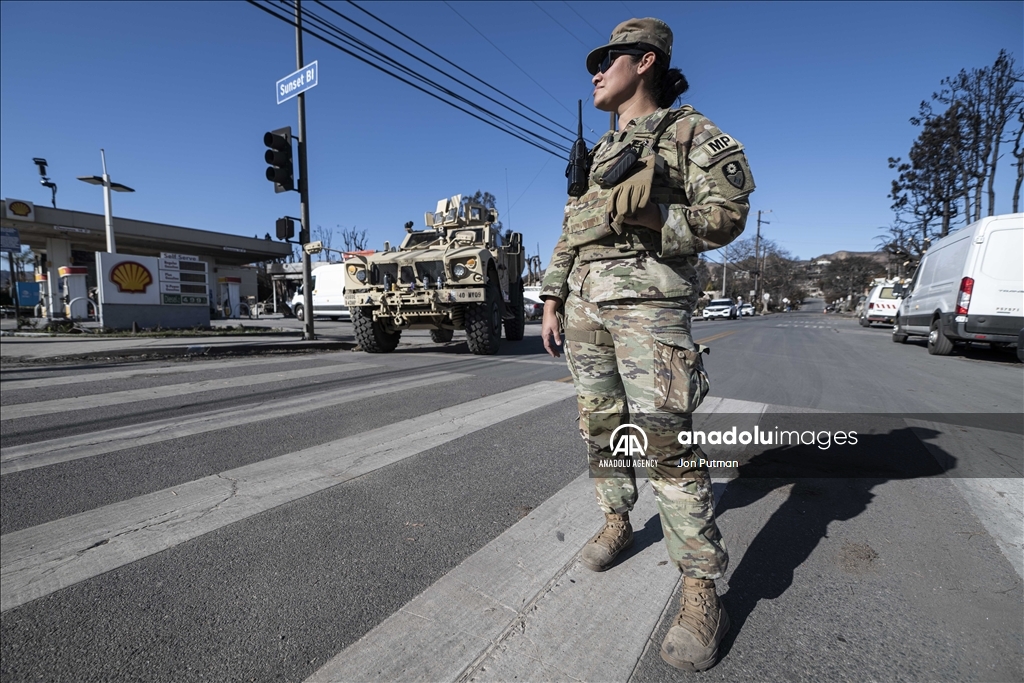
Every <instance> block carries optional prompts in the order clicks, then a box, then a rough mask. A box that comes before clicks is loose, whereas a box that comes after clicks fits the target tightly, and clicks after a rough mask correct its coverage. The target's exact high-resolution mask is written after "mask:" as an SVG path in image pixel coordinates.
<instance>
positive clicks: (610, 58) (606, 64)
mask: <svg viewBox="0 0 1024 683" xmlns="http://www.w3.org/2000/svg"><path fill="white" fill-rule="evenodd" d="M648 52H651V50H641V49H638V48H631V49H628V50H609V51H608V52H606V53H605V55H604V59H602V60H601V63H600V64H599V65H598V67H597V71H598V73H602V74H603V73H604V72H605V71H607V70H608V69H610V68H611V66H612V63H613V62H614V61H615V60H616V59H617V58H618V57H621V56H622V55H645V54H647V53H648Z"/></svg>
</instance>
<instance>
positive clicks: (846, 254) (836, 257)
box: [806, 250, 889, 264]
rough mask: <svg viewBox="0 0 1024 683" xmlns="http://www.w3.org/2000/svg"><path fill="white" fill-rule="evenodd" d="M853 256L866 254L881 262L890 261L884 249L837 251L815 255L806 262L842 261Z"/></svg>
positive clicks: (865, 255)
mask: <svg viewBox="0 0 1024 683" xmlns="http://www.w3.org/2000/svg"><path fill="white" fill-rule="evenodd" d="M851 256H864V257H866V258H869V259H872V260H875V261H877V262H879V263H882V264H885V263H888V262H889V255H888V254H886V253H885V252H884V251H845V250H844V251H837V252H835V253H832V254H823V255H821V256H815V257H814V258H812V259H808V260H807V261H806V263H816V262H817V261H842V260H844V259H848V258H850V257H851Z"/></svg>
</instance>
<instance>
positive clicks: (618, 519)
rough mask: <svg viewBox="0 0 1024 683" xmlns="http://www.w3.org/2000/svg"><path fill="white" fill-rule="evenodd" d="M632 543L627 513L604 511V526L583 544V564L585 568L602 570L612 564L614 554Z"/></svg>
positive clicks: (631, 530)
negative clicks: (619, 513) (618, 513)
mask: <svg viewBox="0 0 1024 683" xmlns="http://www.w3.org/2000/svg"><path fill="white" fill-rule="evenodd" d="M631 545H633V527H631V526H630V525H629V513H628V512H623V513H622V514H621V515H617V514H615V513H614V512H606V513H605V515H604V526H603V527H601V530H600V531H599V532H597V535H596V536H594V537H593V538H592V539H590V541H588V542H587V544H586V545H585V546H583V558H582V559H583V564H584V565H585V566H586V567H587V569H589V570H591V571H595V572H603V571H604V570H605V569H608V568H609V567H611V566H612V562H614V561H615V558H616V556H618V554H619V553H621V552H622V551H623V550H625V549H626V548H628V547H630V546H631Z"/></svg>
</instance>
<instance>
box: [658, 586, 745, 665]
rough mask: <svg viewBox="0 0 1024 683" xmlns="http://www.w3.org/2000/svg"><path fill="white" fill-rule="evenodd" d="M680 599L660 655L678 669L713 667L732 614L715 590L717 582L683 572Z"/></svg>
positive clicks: (727, 630)
mask: <svg viewBox="0 0 1024 683" xmlns="http://www.w3.org/2000/svg"><path fill="white" fill-rule="evenodd" d="M679 602H680V603H681V605H682V607H681V609H680V610H679V614H678V615H677V616H676V621H675V624H673V625H672V628H670V629H669V630H668V633H667V634H666V635H665V640H664V641H663V642H662V644H661V658H662V659H664V660H665V661H666V662H668V663H669V664H671V665H672V666H674V667H676V668H677V669H683V670H686V671H704V670H705V669H710V668H711V667H712V666H714V665H715V660H716V659H718V644H719V643H721V642H722V638H724V637H725V634H726V633H728V632H729V615H728V614H726V612H725V608H723V607H722V603H721V601H719V599H718V594H717V593H716V592H715V582H714V581H712V580H710V579H691V578H689V577H686V576H684V577H683V594H682V598H681V599H680V601H679Z"/></svg>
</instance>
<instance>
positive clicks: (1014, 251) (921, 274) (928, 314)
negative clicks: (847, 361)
mask: <svg viewBox="0 0 1024 683" xmlns="http://www.w3.org/2000/svg"><path fill="white" fill-rule="evenodd" d="M1022 253H1024V214H1022V213H1017V214H1011V215H1003V216H989V217H987V218H983V219H981V220H980V221H977V222H976V223H972V224H971V225H969V226H967V227H966V228H963V229H962V230H958V231H957V232H954V233H953V234H951V235H947V236H946V237H943V238H942V239H941V240H939V241H938V242H936V243H935V244H933V245H932V246H931V248H930V249H929V250H928V251H927V252H926V253H925V255H924V258H922V259H921V265H920V266H919V267H918V269H917V272H916V273H915V274H914V278H913V280H911V282H910V284H909V285H908V286H907V287H906V288H899V287H897V290H896V291H897V295H899V296H901V297H902V299H903V300H902V301H901V302H900V306H899V309H898V310H897V313H896V321H895V323H894V324H893V329H892V340H893V341H894V342H896V343H900V344H902V343H903V342H905V341H906V340H907V338H908V337H911V336H922V337H927V338H928V353H930V354H933V355H938V356H946V355H949V354H950V353H952V352H953V348H954V345H955V344H957V343H963V342H972V341H983V342H989V343H991V344H992V345H993V346H998V345H1005V346H1016V345H1017V344H1018V343H1019V342H1018V340H1019V339H1020V333H1021V330H1022V329H1024V259H1022V258H1021V254H1022Z"/></svg>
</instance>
